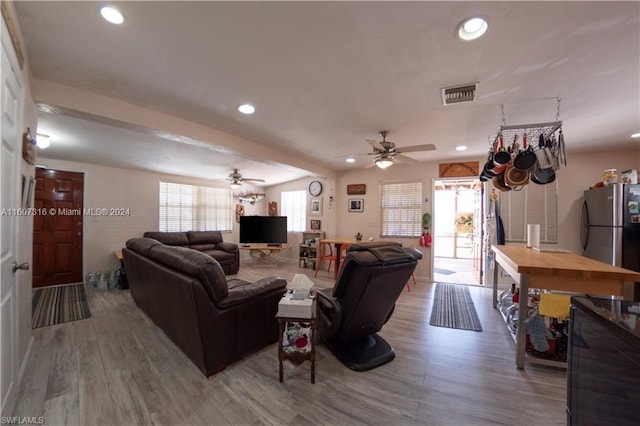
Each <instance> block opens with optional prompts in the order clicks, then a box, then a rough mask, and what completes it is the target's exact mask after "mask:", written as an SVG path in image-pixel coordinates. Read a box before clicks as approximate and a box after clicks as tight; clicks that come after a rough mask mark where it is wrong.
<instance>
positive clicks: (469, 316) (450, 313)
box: [429, 283, 482, 331]
mask: <svg viewBox="0 0 640 426" xmlns="http://www.w3.org/2000/svg"><path fill="white" fill-rule="evenodd" d="M429 324H431V325H433V326H436V327H448V328H458V329H462V330H473V331H482V324H481V323H480V318H478V313H477V312H476V308H475V306H473V300H471V294H470V293H469V289H468V288H467V286H464V285H455V284H443V283H438V284H436V291H435V295H434V297H433V307H432V309H431V319H430V320H429Z"/></svg>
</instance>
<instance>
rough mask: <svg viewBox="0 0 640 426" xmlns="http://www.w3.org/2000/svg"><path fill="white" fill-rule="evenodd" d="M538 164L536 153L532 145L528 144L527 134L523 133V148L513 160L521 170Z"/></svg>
mask: <svg viewBox="0 0 640 426" xmlns="http://www.w3.org/2000/svg"><path fill="white" fill-rule="evenodd" d="M534 164H536V154H534V152H533V149H532V148H531V146H527V134H526V133H525V134H524V135H522V150H521V151H520V152H519V153H518V155H516V158H514V160H513V165H514V166H515V168H516V169H519V170H528V169H530V168H531V167H533V165H534Z"/></svg>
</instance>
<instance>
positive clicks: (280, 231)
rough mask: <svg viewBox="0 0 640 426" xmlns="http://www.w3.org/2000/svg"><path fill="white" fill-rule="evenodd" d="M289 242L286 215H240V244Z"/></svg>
mask: <svg viewBox="0 0 640 426" xmlns="http://www.w3.org/2000/svg"><path fill="white" fill-rule="evenodd" d="M286 243H287V217H286V216H240V244H247V245H248V244H266V245H274V246H279V245H280V244H286Z"/></svg>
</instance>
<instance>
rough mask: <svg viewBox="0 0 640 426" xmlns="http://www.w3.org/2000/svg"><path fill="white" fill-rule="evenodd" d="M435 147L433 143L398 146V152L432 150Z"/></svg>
mask: <svg viewBox="0 0 640 426" xmlns="http://www.w3.org/2000/svg"><path fill="white" fill-rule="evenodd" d="M435 149H436V146H435V145H434V144H432V143H428V144H424V145H413V146H404V147H402V148H398V152H418V151H433V150H435Z"/></svg>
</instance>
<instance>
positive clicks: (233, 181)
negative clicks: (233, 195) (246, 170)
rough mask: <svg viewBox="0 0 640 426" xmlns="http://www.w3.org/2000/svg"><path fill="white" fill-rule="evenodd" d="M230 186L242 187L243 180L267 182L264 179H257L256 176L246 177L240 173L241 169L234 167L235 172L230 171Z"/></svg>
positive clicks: (234, 187)
mask: <svg viewBox="0 0 640 426" xmlns="http://www.w3.org/2000/svg"><path fill="white" fill-rule="evenodd" d="M227 180H228V181H229V186H230V187H231V188H233V189H238V188H240V185H242V182H265V180H264V179H255V178H245V177H242V175H241V174H240V170H238V169H233V172H231V173H229V178H228V179H227Z"/></svg>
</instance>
